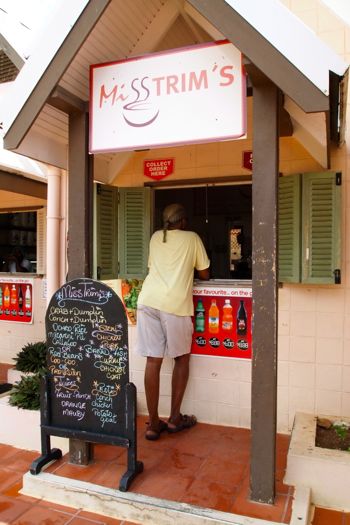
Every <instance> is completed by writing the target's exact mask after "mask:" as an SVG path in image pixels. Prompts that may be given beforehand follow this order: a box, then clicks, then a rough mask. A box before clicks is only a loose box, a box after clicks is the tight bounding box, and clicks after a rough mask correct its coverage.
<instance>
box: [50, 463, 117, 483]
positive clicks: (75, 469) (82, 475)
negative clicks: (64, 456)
mask: <svg viewBox="0 0 350 525" xmlns="http://www.w3.org/2000/svg"><path fill="white" fill-rule="evenodd" d="M106 467H107V463H106V462H104V461H99V462H97V463H91V464H90V465H87V466H80V465H72V464H70V463H65V464H63V465H62V466H61V467H59V468H58V469H57V470H56V471H55V475H56V476H63V477H66V478H73V479H80V480H81V481H91V480H92V478H94V477H95V476H96V475H97V474H98V473H100V472H102V471H103V470H104V469H106Z"/></svg>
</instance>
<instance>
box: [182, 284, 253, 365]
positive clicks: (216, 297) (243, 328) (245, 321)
mask: <svg viewBox="0 0 350 525" xmlns="http://www.w3.org/2000/svg"><path fill="white" fill-rule="evenodd" d="M193 302H194V317H193V328H194V331H193V340H192V350H191V352H192V354H199V355H212V356H221V357H236V358H237V357H238V358H243V359H251V357H252V336H251V319H252V290H251V288H215V287H205V286H198V287H197V286H196V287H195V288H194V290H193Z"/></svg>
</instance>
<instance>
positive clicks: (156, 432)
mask: <svg viewBox="0 0 350 525" xmlns="http://www.w3.org/2000/svg"><path fill="white" fill-rule="evenodd" d="M146 425H147V430H146V434H145V438H146V439H148V440H149V441H157V439H159V438H160V434H161V433H162V432H164V431H165V430H167V429H168V424H167V423H166V422H165V421H163V420H162V419H160V420H159V423H158V427H157V428H153V427H152V426H151V425H150V423H146Z"/></svg>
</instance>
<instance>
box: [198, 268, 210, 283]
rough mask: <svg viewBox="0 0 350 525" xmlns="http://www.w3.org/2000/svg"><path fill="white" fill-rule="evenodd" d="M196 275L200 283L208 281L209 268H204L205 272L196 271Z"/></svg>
mask: <svg viewBox="0 0 350 525" xmlns="http://www.w3.org/2000/svg"><path fill="white" fill-rule="evenodd" d="M197 275H198V278H199V279H200V280H201V281H208V280H209V268H206V269H205V270H197Z"/></svg>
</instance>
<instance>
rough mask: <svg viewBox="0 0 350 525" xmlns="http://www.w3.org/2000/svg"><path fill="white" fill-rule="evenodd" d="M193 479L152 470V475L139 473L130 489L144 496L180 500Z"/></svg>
mask: <svg viewBox="0 0 350 525" xmlns="http://www.w3.org/2000/svg"><path fill="white" fill-rule="evenodd" d="M193 480H194V477H193V476H185V475H181V476H175V475H174V474H167V473H165V472H157V471H154V472H153V473H152V476H147V475H143V474H142V473H141V474H139V475H138V476H136V478H135V480H134V481H133V484H132V487H131V490H132V491H133V492H136V493H139V494H144V495H145V496H153V497H157V498H163V499H168V500H171V501H182V498H183V497H184V495H185V494H186V492H187V491H188V488H189V487H190V485H191V483H192V482H193Z"/></svg>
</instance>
